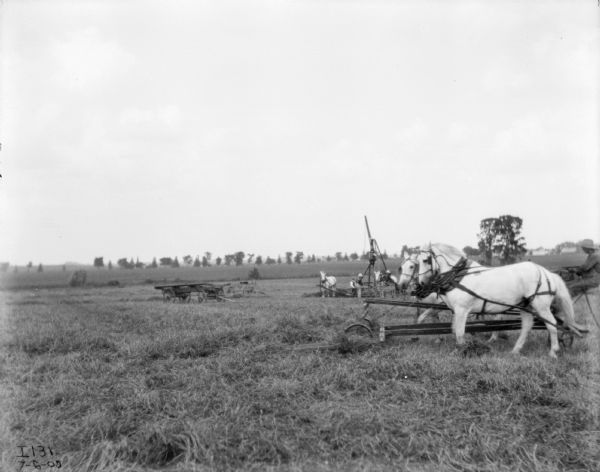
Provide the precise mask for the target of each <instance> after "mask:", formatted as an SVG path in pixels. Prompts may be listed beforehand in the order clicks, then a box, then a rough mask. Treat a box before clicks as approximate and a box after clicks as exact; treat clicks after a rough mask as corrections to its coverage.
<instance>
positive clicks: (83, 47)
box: [51, 28, 134, 90]
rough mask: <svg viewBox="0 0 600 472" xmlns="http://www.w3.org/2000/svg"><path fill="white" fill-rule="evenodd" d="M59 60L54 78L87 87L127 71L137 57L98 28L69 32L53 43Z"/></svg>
mask: <svg viewBox="0 0 600 472" xmlns="http://www.w3.org/2000/svg"><path fill="white" fill-rule="evenodd" d="M51 49H52V55H53V57H54V59H55V61H56V63H57V69H56V71H54V80H55V81H56V82H57V83H58V84H60V85H62V86H64V87H67V88H69V89H75V90H86V89H89V88H94V87H96V86H98V85H101V84H104V83H105V82H106V81H107V80H110V79H112V78H115V77H116V76H117V75H121V74H124V73H126V72H127V69H128V68H129V67H130V66H131V65H132V64H133V63H134V57H133V56H132V55H131V54H129V53H128V52H126V51H125V50H123V48H122V47H121V46H119V44H118V43H117V42H115V41H111V40H106V39H103V38H102V36H101V34H100V32H99V31H98V30H97V29H96V28H86V29H83V30H77V31H74V32H71V33H70V34H68V36H67V38H66V39H64V40H61V41H58V42H57V43H55V44H54V45H53V46H52V48H51Z"/></svg>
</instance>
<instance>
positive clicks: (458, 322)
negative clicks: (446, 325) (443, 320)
mask: <svg viewBox="0 0 600 472" xmlns="http://www.w3.org/2000/svg"><path fill="white" fill-rule="evenodd" d="M468 316H469V310H457V311H456V312H455V313H454V317H453V318H454V319H453V321H452V330H453V331H454V334H455V336H456V344H458V345H459V346H462V345H463V344H464V343H465V325H466V324H467V317H468Z"/></svg>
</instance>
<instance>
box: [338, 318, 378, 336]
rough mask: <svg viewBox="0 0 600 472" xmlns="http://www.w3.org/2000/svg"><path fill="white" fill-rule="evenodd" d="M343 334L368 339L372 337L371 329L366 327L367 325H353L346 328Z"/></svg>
mask: <svg viewBox="0 0 600 472" xmlns="http://www.w3.org/2000/svg"><path fill="white" fill-rule="evenodd" d="M344 333H346V334H347V335H354V336H368V337H370V338H372V337H373V331H372V330H371V327H370V326H369V325H367V323H360V322H359V323H353V324H351V325H350V326H348V327H347V328H346V329H345V330H344Z"/></svg>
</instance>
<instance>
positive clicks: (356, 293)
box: [350, 273, 363, 298]
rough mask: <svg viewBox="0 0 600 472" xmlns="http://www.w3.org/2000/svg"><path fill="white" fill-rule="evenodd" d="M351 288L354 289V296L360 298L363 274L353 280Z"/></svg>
mask: <svg viewBox="0 0 600 472" xmlns="http://www.w3.org/2000/svg"><path fill="white" fill-rule="evenodd" d="M350 287H352V295H353V296H357V297H358V298H360V297H361V292H362V288H363V274H362V273H359V274H358V275H357V276H356V279H352V280H351V281H350Z"/></svg>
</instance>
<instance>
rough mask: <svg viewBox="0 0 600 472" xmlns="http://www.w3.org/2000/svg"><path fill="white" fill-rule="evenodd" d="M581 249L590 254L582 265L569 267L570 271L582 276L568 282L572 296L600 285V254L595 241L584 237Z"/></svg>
mask: <svg viewBox="0 0 600 472" xmlns="http://www.w3.org/2000/svg"><path fill="white" fill-rule="evenodd" d="M581 249H583V252H585V253H586V254H587V255H588V256H587V259H586V260H585V262H584V263H583V264H582V265H580V266H577V267H570V268H569V272H573V273H575V274H577V275H579V277H580V278H578V279H575V280H571V281H568V282H566V284H567V287H568V288H569V291H570V292H571V295H572V296H575V295H579V294H581V293H585V292H586V291H587V290H588V289H590V288H594V287H597V286H598V285H600V254H598V252H597V251H596V247H595V246H594V241H592V240H591V239H584V240H583V241H582V242H581Z"/></svg>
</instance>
